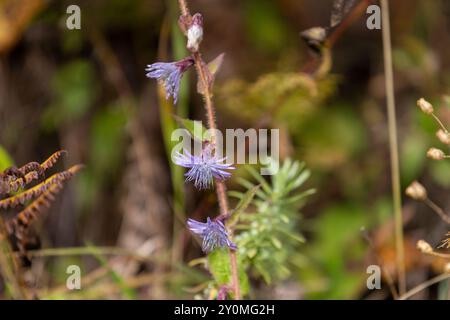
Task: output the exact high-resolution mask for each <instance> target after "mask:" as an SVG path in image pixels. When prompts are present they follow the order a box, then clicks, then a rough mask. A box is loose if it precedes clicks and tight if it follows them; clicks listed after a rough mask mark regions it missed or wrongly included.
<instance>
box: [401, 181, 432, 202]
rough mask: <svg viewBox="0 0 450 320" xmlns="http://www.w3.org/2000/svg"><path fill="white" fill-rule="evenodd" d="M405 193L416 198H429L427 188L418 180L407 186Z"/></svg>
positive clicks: (421, 199)
mask: <svg viewBox="0 0 450 320" xmlns="http://www.w3.org/2000/svg"><path fill="white" fill-rule="evenodd" d="M405 193H406V195H407V196H408V197H411V198H412V199H414V200H419V201H423V200H425V199H426V198H427V190H426V189H425V188H424V186H423V185H421V184H420V183H419V182H417V181H413V182H412V183H411V184H410V185H409V186H408V188H406V190H405Z"/></svg>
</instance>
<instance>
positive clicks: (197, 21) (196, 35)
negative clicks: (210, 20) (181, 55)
mask: <svg viewBox="0 0 450 320" xmlns="http://www.w3.org/2000/svg"><path fill="white" fill-rule="evenodd" d="M186 36H187V39H188V42H187V48H188V50H189V51H191V52H197V51H198V48H199V46H200V43H201V42H202V39H203V18H202V16H201V14H199V13H196V14H195V15H194V16H193V17H192V24H191V25H190V27H189V28H188V30H187V33H186Z"/></svg>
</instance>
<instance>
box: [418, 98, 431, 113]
mask: <svg viewBox="0 0 450 320" xmlns="http://www.w3.org/2000/svg"><path fill="white" fill-rule="evenodd" d="M417 106H418V107H419V108H420V110H422V112H423V113H426V114H432V113H433V111H434V110H433V106H432V105H431V103H429V102H428V101H427V100H425V99H424V98H420V99H419V100H417Z"/></svg>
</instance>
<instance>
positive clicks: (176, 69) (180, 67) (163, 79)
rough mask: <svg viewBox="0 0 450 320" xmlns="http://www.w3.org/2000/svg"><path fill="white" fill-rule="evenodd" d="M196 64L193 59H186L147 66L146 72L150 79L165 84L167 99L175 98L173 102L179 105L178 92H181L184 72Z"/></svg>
mask: <svg viewBox="0 0 450 320" xmlns="http://www.w3.org/2000/svg"><path fill="white" fill-rule="evenodd" d="M193 64H194V60H193V59H192V57H186V58H184V59H182V60H179V61H175V62H156V63H153V64H149V65H147V68H145V71H147V74H146V76H147V77H148V78H152V79H157V80H158V81H159V82H160V83H162V84H164V87H165V89H166V99H169V98H170V97H171V96H172V97H173V102H174V103H177V99H178V92H179V91H180V81H181V78H182V76H183V74H184V72H185V71H186V70H187V69H188V68H189V67H190V66H192V65H193Z"/></svg>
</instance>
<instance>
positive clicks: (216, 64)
mask: <svg viewBox="0 0 450 320" xmlns="http://www.w3.org/2000/svg"><path fill="white" fill-rule="evenodd" d="M224 57H225V53H224V52H222V53H221V54H219V55H218V56H217V57H216V58H215V59H214V60H212V61H211V62H210V63H208V70H209V72H210V73H211V74H212V75H213V76H215V75H216V74H217V72H218V71H219V69H220V67H221V66H222V63H223V58H224Z"/></svg>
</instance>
